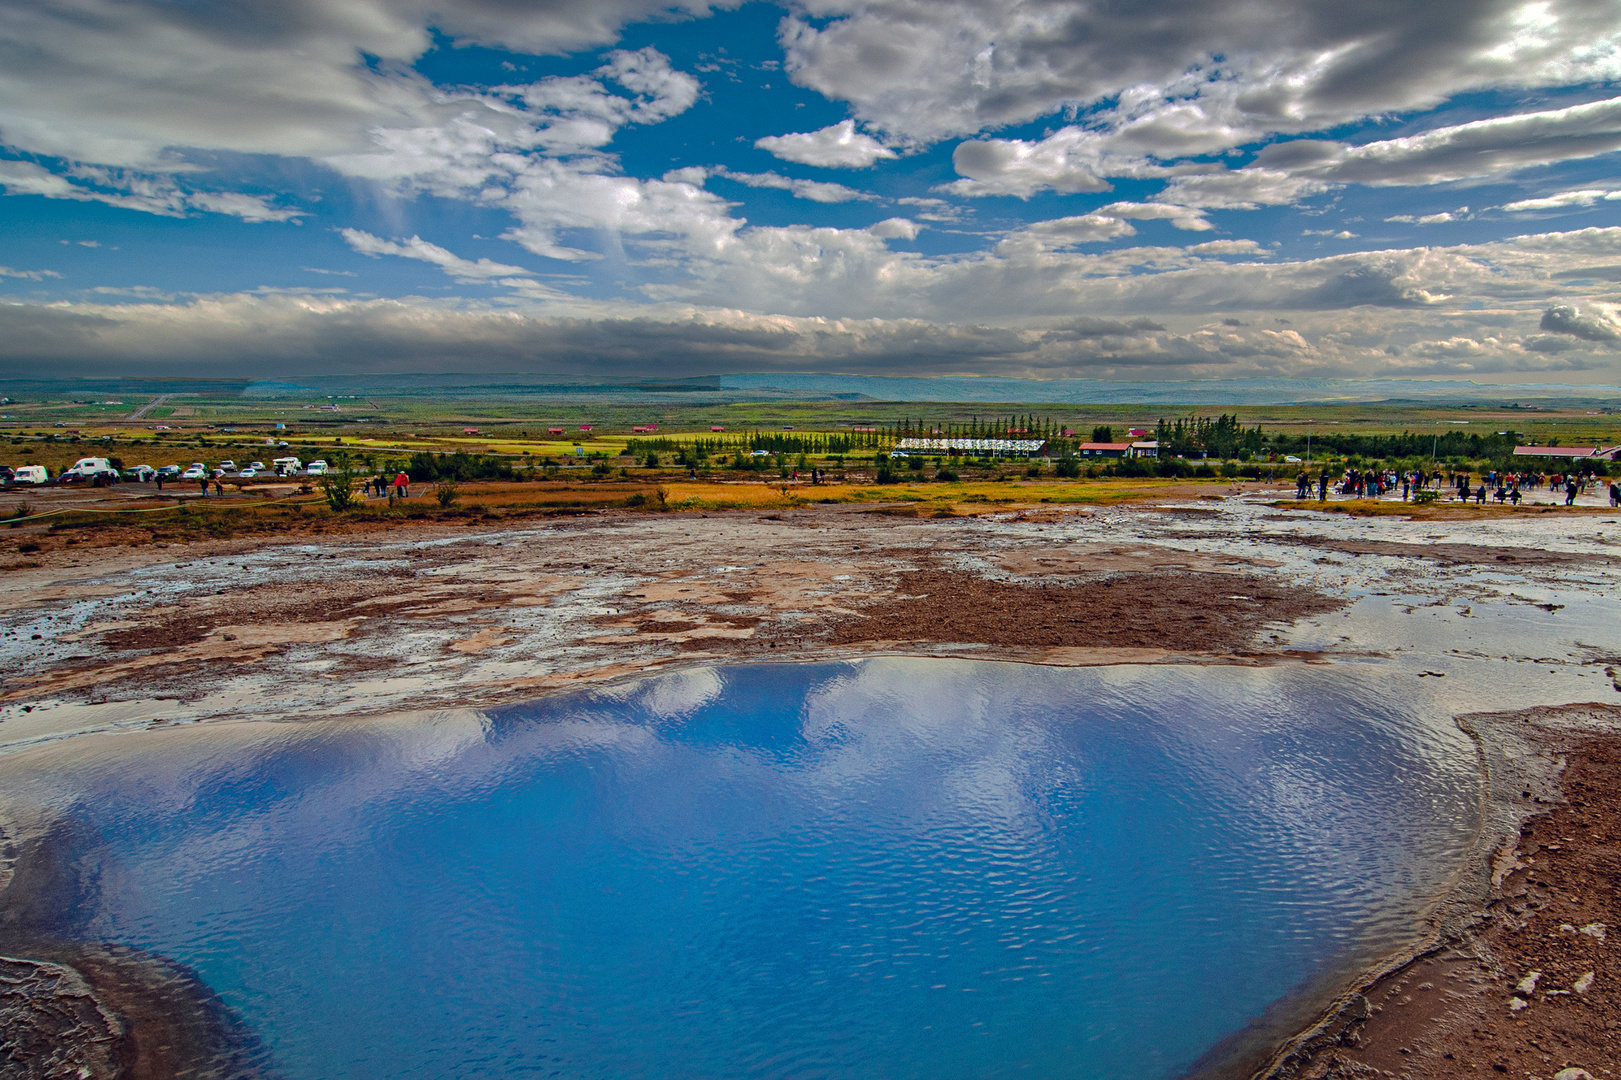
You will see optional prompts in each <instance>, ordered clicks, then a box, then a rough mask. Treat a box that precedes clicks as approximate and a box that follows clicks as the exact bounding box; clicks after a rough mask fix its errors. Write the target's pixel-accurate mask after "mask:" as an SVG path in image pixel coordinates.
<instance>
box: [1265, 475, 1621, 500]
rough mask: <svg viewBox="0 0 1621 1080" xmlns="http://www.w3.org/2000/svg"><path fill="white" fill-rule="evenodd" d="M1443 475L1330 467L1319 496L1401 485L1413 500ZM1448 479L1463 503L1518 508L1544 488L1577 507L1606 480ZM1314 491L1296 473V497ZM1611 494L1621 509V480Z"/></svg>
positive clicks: (1356, 494)
mask: <svg viewBox="0 0 1621 1080" xmlns="http://www.w3.org/2000/svg"><path fill="white" fill-rule="evenodd" d="M1442 478H1443V474H1442V473H1441V472H1440V471H1436V472H1426V471H1425V470H1423V469H1414V470H1412V471H1410V472H1398V471H1396V470H1394V469H1347V470H1345V471H1344V472H1343V473H1341V474H1339V476H1338V477H1335V476H1334V475H1333V474H1331V473H1330V472H1329V471H1328V470H1327V469H1324V470H1322V472H1320V473H1319V474H1318V476H1317V499H1318V501H1319V502H1326V501H1327V500H1328V493H1329V490H1330V489H1331V488H1332V489H1333V490H1335V491H1338V492H1339V493H1340V494H1341V495H1349V496H1351V497H1352V498H1355V499H1377V498H1380V497H1381V496H1383V495H1386V494H1390V493H1394V492H1395V490H1396V489H1397V488H1398V487H1399V488H1400V489H1401V497H1402V501H1403V502H1406V501H1408V500H1410V499H1412V498H1413V496H1414V493H1415V492H1419V491H1423V490H1424V489H1426V488H1429V487H1430V486H1432V485H1437V486H1438V485H1439V484H1440V482H1441V480H1442ZM1446 479H1447V481H1448V483H1449V484H1451V485H1452V486H1453V489H1454V492H1455V495H1454V497H1455V498H1456V499H1457V500H1458V501H1459V502H1469V501H1470V500H1471V499H1472V500H1473V501H1474V503H1475V505H1476V506H1483V505H1485V503H1486V500H1487V498H1491V499H1492V500H1493V501H1494V502H1497V503H1499V504H1501V503H1512V504H1513V505H1515V506H1518V505H1520V502H1521V500H1523V499H1525V498H1526V497H1528V495H1529V494H1530V493H1531V492H1533V491H1537V490H1540V489H1541V488H1543V487H1544V486H1545V487H1546V488H1547V490H1548V491H1549V492H1550V493H1558V492H1560V491H1563V492H1564V495H1565V505H1566V506H1575V505H1576V499H1577V497H1578V496H1580V495H1584V494H1586V493H1587V492H1588V491H1589V490H1591V489H1592V488H1593V487H1594V486H1596V485H1598V484H1601V483H1603V480H1602V478H1600V477H1596V476H1594V475H1592V474H1591V473H1585V474H1576V473H1554V474H1548V473H1516V472H1507V471H1502V472H1499V471H1498V470H1495V469H1493V470H1491V471H1489V472H1487V473H1486V474H1485V475H1484V476H1483V477H1482V478H1481V483H1480V484H1479V486H1475V484H1474V483H1473V474H1472V473H1467V472H1453V473H1451V474H1447V475H1446ZM1311 490H1312V482H1311V477H1310V476H1309V475H1307V473H1306V472H1305V471H1304V470H1302V471H1301V473H1300V475H1299V476H1297V477H1295V498H1297V499H1304V498H1307V497H1309V496H1310V494H1311ZM1609 495H1610V505H1611V506H1612V507H1621V483H1616V482H1611V483H1610V489H1609Z"/></svg>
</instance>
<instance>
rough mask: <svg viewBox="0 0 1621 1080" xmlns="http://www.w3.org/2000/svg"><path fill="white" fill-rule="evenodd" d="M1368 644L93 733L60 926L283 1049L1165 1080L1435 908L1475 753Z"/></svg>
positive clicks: (650, 1065) (66, 772)
mask: <svg viewBox="0 0 1621 1080" xmlns="http://www.w3.org/2000/svg"><path fill="white" fill-rule="evenodd" d="M1427 712H1435V710H1426V709H1425V708H1424V707H1422V706H1421V705H1419V704H1415V703H1414V702H1413V701H1403V700H1396V699H1395V698H1393V697H1392V695H1390V694H1389V693H1386V692H1384V691H1383V690H1382V689H1381V688H1380V687H1379V686H1378V684H1377V683H1376V682H1374V681H1373V680H1372V679H1371V678H1369V677H1367V676H1363V675H1359V674H1358V673H1357V672H1356V671H1355V670H1354V669H1351V670H1348V669H1344V668H1340V669H1334V670H1327V669H1291V670H1283V669H1276V670H1257V669H1239V668H1216V669H1192V668H1137V669H1091V670H1056V669H1043V668H1036V667H1029V666H1021V665H1007V664H993V663H984V662H973V661H947V660H899V659H896V660H871V661H866V662H861V663H853V664H824V665H814V666H792V665H773V666H759V667H744V668H730V669H718V670H699V671H693V672H687V673H684V674H678V675H669V676H662V677H658V678H652V679H648V680H646V681H643V682H640V683H636V684H632V685H629V686H625V687H621V688H619V689H617V690H613V691H607V692H602V693H596V694H589V695H575V696H565V697H557V698H551V699H547V700H544V701H540V702H536V703H533V704H529V705H524V706H520V707H514V708H506V709H502V710H499V711H496V712H493V713H489V714H485V715H483V716H479V715H476V714H446V715H441V716H438V717H426V718H423V717H418V718H407V719H400V720H396V721H379V722H359V723H357V722H346V723H330V724H329V723H304V724H241V725H221V726H216V727H212V728H210V727H197V728H191V729H181V730H174V731H169V732H161V733H150V734H140V735H117V736H96V737H90V738H88V739H80V740H73V741H72V742H70V743H67V744H60V745H58V746H57V747H53V748H46V749H44V750H39V751H30V752H28V753H26V754H22V755H14V756H13V757H11V758H9V759H7V761H6V762H4V763H3V764H0V795H3V796H5V797H6V798H8V799H9V800H11V801H13V802H21V803H34V804H37V805H44V806H45V807H47V808H49V809H50V810H51V811H53V812H55V813H57V814H59V815H60V819H61V820H62V821H64V822H71V823H72V825H73V827H72V829H71V830H69V831H68V832H67V833H65V835H71V837H72V840H71V843H72V846H73V847H74V849H75V850H74V852H73V854H74V857H75V858H76V859H77V860H78V869H77V871H76V872H77V873H79V876H80V879H81V880H82V882H83V884H82V887H80V888H79V889H78V891H77V896H78V899H77V900H76V901H75V902H74V903H73V904H72V905H71V910H69V911H67V912H66V913H65V914H64V916H63V924H62V925H61V926H58V927H56V928H55V930H56V932H58V933H61V934H64V935H66V936H69V937H76V938H84V939H89V940H98V941H115V942H121V943H126V944H131V945H136V946H139V947H142V948H144V949H148V950H151V951H154V952H158V953H162V954H164V955H166V956H169V957H171V958H173V959H175V960H178V961H180V962H182V963H184V964H187V965H190V966H191V967H192V968H193V969H194V970H195V971H196V972H197V974H198V975H199V976H200V977H201V978H202V979H203V980H204V981H205V982H206V983H207V984H208V985H209V986H210V987H211V988H213V989H214V990H215V991H217V992H218V993H219V994H220V995H221V996H222V997H223V999H224V1000H225V1001H226V1002H227V1003H228V1004H229V1005H230V1006H231V1007H232V1008H233V1009H234V1010H235V1011H236V1012H237V1014H238V1015H239V1016H240V1018H241V1019H242V1020H243V1021H244V1022H245V1023H246V1024H247V1026H248V1027H249V1028H251V1029H252V1030H253V1031H254V1032H255V1033H256V1034H257V1035H258V1036H259V1038H260V1039H261V1040H262V1041H263V1043H264V1045H265V1048H266V1052H267V1054H268V1056H269V1059H270V1060H271V1062H272V1063H273V1065H274V1067H275V1069H276V1071H277V1072H278V1073H279V1074H281V1075H283V1076H286V1077H288V1078H290V1080H306V1078H307V1080H332V1078H338V1077H364V1078H379V1080H381V1078H389V1080H408V1078H422V1080H426V1078H442V1077H474V1076H477V1077H519V1076H523V1077H528V1076H554V1075H555V1076H562V1077H615V1078H618V1077H773V1078H774V1077H817V1076H839V1077H862V1078H869V1077H873V1078H882V1077H919V1078H948V1077H976V1078H977V1077H998V1076H1015V1075H1017V1076H1030V1077H1126V1076H1129V1077H1133V1078H1153V1077H1172V1076H1176V1075H1179V1074H1180V1073H1182V1072H1183V1071H1185V1070H1186V1069H1187V1068H1189V1067H1190V1066H1191V1065H1192V1064H1193V1063H1194V1062H1195V1061H1196V1060H1198V1059H1199V1058H1200V1057H1201V1055H1203V1054H1205V1053H1206V1052H1207V1051H1209V1050H1210V1049H1211V1047H1212V1046H1213V1045H1215V1044H1216V1043H1218V1042H1219V1041H1220V1040H1222V1039H1223V1038H1224V1037H1227V1036H1230V1035H1231V1034H1232V1033H1234V1032H1235V1031H1238V1030H1240V1029H1243V1028H1244V1027H1245V1025H1246V1024H1247V1023H1248V1022H1249V1021H1250V1019H1251V1018H1253V1017H1256V1016H1259V1015H1260V1014H1262V1013H1263V1012H1264V1011H1265V1010H1267V1008H1268V1006H1269V1005H1270V1004H1271V1003H1273V1002H1275V1001H1277V1000H1278V999H1280V998H1283V997H1285V996H1287V995H1290V994H1292V993H1297V992H1299V991H1301V990H1302V988H1305V987H1309V986H1311V985H1313V980H1316V981H1317V984H1318V985H1319V986H1320V985H1321V983H1322V981H1323V980H1324V979H1327V978H1330V977H1333V976H1336V975H1339V974H1343V972H1344V970H1345V967H1346V965H1350V964H1355V963H1358V962H1364V961H1366V960H1367V959H1369V958H1371V957H1372V956H1374V955H1377V954H1379V953H1380V952H1381V951H1383V950H1386V949H1388V948H1390V947H1391V946H1392V945H1394V944H1396V943H1398V942H1399V941H1400V940H1402V939H1403V938H1404V937H1406V936H1409V935H1410V934H1411V933H1412V926H1413V919H1414V916H1415V915H1416V914H1417V913H1418V912H1419V911H1420V910H1421V909H1422V907H1423V905H1424V903H1425V901H1426V900H1427V898H1428V897H1430V896H1431V895H1432V894H1433V893H1434V892H1435V891H1436V890H1437V889H1438V888H1439V887H1441V886H1442V885H1443V884H1444V883H1445V879H1446V877H1447V875H1448V874H1449V873H1450V871H1451V869H1452V868H1453V867H1454V866H1455V864H1456V861H1457V859H1458V857H1459V856H1460V855H1461V854H1462V853H1463V851H1464V850H1465V848H1466V847H1467V845H1468V843H1469V840H1470V837H1471V835H1472V831H1473V827H1474V824H1475V820H1474V809H1473V808H1474V800H1475V796H1476V792H1477V780H1476V776H1475V771H1474V768H1475V767H1474V755H1473V750H1472V748H1471V747H1470V745H1469V744H1468V742H1467V740H1465V739H1464V738H1463V736H1462V735H1460V734H1459V733H1458V732H1457V731H1456V730H1455V729H1454V728H1453V727H1452V725H1451V724H1450V723H1449V722H1445V721H1444V720H1443V719H1438V718H1433V717H1429V716H1427V715H1426V713H1427Z"/></svg>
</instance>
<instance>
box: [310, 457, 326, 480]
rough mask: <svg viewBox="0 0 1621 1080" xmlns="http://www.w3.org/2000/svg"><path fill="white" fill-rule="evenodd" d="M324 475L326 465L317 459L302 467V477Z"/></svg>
mask: <svg viewBox="0 0 1621 1080" xmlns="http://www.w3.org/2000/svg"><path fill="white" fill-rule="evenodd" d="M326 474H327V463H326V462H324V461H322V460H321V459H319V458H317V459H315V460H314V461H312V462H310V463H309V464H308V465H306V466H304V475H305V476H325V475H326Z"/></svg>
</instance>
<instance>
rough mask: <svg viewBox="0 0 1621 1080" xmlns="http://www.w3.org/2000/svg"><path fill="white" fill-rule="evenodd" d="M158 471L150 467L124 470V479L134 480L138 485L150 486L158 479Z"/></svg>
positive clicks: (138, 466) (141, 466) (136, 466)
mask: <svg viewBox="0 0 1621 1080" xmlns="http://www.w3.org/2000/svg"><path fill="white" fill-rule="evenodd" d="M157 475H158V471H157V470H156V469H154V468H153V467H152V466H150V465H135V466H132V467H130V468H128V469H125V470H124V479H126V480H133V481H135V482H136V483H137V484H150V483H151V482H152V481H153V480H155V479H157Z"/></svg>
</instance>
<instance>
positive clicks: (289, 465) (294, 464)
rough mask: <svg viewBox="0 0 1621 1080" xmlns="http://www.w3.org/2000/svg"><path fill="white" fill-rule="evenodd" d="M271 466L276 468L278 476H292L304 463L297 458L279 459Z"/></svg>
mask: <svg viewBox="0 0 1621 1080" xmlns="http://www.w3.org/2000/svg"><path fill="white" fill-rule="evenodd" d="M271 464H272V465H274V466H276V475H277V476H292V475H293V474H294V473H296V472H297V471H298V470H299V468H300V467H302V466H303V464H304V463H303V462H302V461H299V460H298V459H297V458H295V457H279V458H277V459H276V460H275V461H273V462H271Z"/></svg>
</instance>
